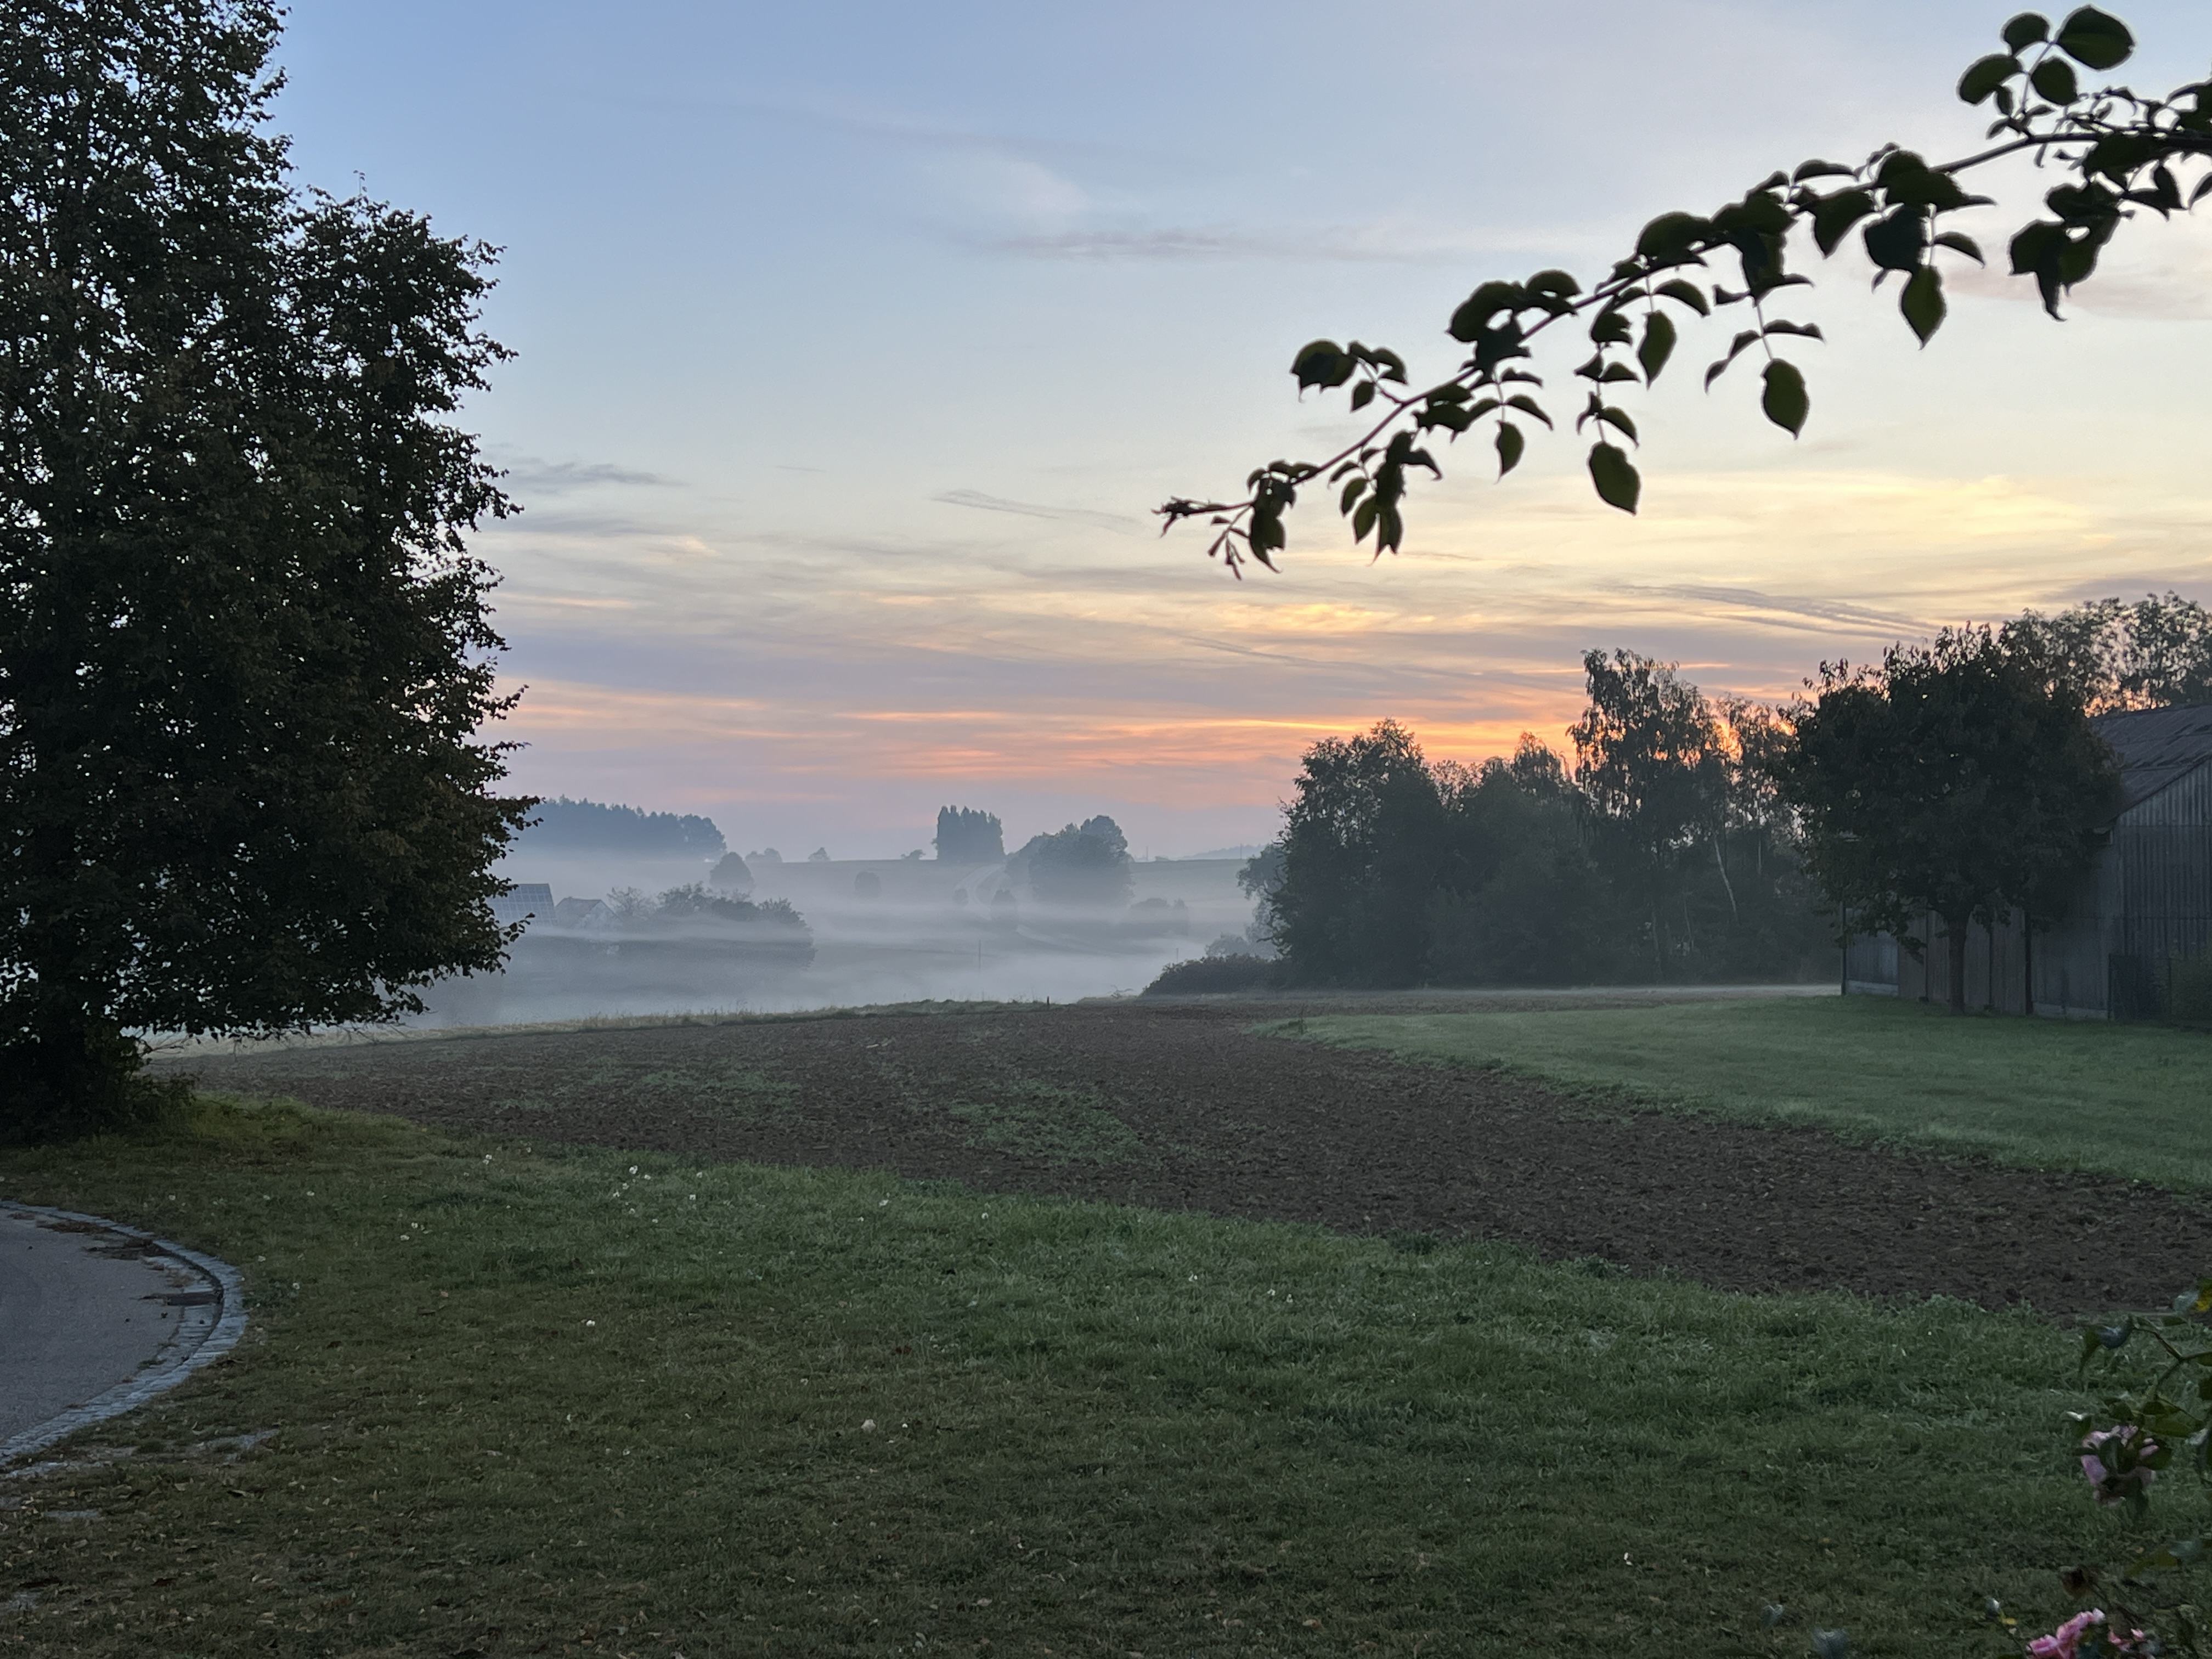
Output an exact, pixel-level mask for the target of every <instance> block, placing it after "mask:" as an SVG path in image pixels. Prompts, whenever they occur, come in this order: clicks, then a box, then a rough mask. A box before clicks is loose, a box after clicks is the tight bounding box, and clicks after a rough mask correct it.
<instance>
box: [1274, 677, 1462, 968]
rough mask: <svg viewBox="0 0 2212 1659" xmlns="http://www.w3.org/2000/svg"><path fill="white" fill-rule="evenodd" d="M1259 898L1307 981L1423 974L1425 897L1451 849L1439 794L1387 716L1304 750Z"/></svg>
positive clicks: (1409, 741)
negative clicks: (1276, 855) (1272, 873)
mask: <svg viewBox="0 0 2212 1659" xmlns="http://www.w3.org/2000/svg"><path fill="white" fill-rule="evenodd" d="M1279 844H1280V846H1281V848H1282V859H1281V868H1280V871H1279V874H1278V876H1277V878H1276V881H1275V884H1274V886H1273V889H1272V890H1270V892H1269V894H1268V897H1267V904H1268V910H1269V918H1270V926H1271V928H1272V930H1273V938H1274V941H1275V943H1276V945H1278V946H1279V947H1280V948H1281V950H1282V952H1283V955H1284V956H1285V957H1286V958H1287V959H1288V960H1289V962H1290V963H1291V971H1292V972H1293V973H1294V974H1296V975H1297V976H1298V977H1299V978H1301V979H1304V980H1307V981H1321V982H1324V983H1330V982H1334V983H1340V984H1352V985H1413V984H1416V983H1418V982H1419V981H1421V980H1423V979H1425V978H1426V977H1427V975H1428V970H1429V906H1430V902H1431V898H1432V896H1434V894H1435V893H1436V891H1437V888H1438V886H1439V885H1440V884H1442V883H1443V879H1444V877H1445V866H1446V864H1447V863H1448V861H1449V859H1450V858H1451V855H1452V848H1451V838H1450V835H1449V817H1448V814H1447V808H1446V803H1445V799H1444V792H1443V790H1442V789H1441V788H1440V787H1438V782H1437V775H1436V773H1435V771H1434V770H1433V769H1431V767H1430V765H1429V764H1428V762H1427V760H1426V759H1425V757H1423V755H1422V753H1421V749H1420V745H1419V744H1418V743H1417V742H1415V741H1414V738H1413V733H1412V732H1408V731H1407V729H1406V728H1405V727H1404V726H1401V725H1399V724H1398V723H1397V722H1396V721H1395V720H1383V721H1381V722H1380V723H1378V724H1377V725H1376V726H1375V728H1374V729H1373V730H1372V731H1370V732H1362V733H1360V734H1359V735H1358V736H1357V737H1352V738H1323V739H1322V741H1321V742H1319V743H1317V744H1314V746H1313V747H1312V748H1310V749H1309V750H1306V753H1305V759H1304V763H1303V764H1302V765H1301V766H1300V767H1299V769H1298V777H1297V784H1296V786H1295V792H1294V793H1293V795H1292V798H1291V803H1290V805H1289V806H1288V807H1287V808H1286V809H1285V813H1284V820H1283V833H1282V836H1281V837H1280V842H1279Z"/></svg>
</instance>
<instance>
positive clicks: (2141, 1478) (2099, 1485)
mask: <svg viewBox="0 0 2212 1659" xmlns="http://www.w3.org/2000/svg"><path fill="white" fill-rule="evenodd" d="M2157 1452H2158V1442H2156V1441H2155V1440H2154V1439H2152V1438H2151V1437H2149V1436H2148V1434H2145V1433H2144V1432H2143V1431H2142V1429H2140V1428H2138V1427H2137V1426H2136V1425H2134V1424H2133V1423H2124V1424H2122V1425H2120V1426H2119V1427H2118V1428H2116V1429H2100V1430H2099V1431H2097V1432H2096V1433H2094V1434H2093V1435H2090V1436H2089V1437H2087V1439H2085V1440H2083V1441H2082V1442H2081V1473H2082V1474H2086V1475H2087V1476H2088V1477H2089V1484H2090V1486H2093V1487H2094V1488H2095V1489H2096V1493H2097V1501H2098V1502H2099V1503H2100V1504H2117V1503H2119V1502H2120V1501H2121V1500H2122V1499H2123V1498H2133V1497H2136V1496H2137V1495H2138V1494H2140V1493H2142V1492H2147V1491H2148V1490H2149V1488H2150V1483H2151V1482H2152V1481H2154V1480H2157V1479H2158V1472H2157V1471H2156V1470H2155V1469H2147V1468H2143V1467H2142V1460H2143V1459H2144V1458H2146V1457H2151V1456H2154V1455H2156V1454H2157Z"/></svg>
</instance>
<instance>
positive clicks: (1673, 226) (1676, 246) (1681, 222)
mask: <svg viewBox="0 0 2212 1659" xmlns="http://www.w3.org/2000/svg"><path fill="white" fill-rule="evenodd" d="M1712 228H1713V227H1712V222H1711V220H1709V219H1700V218H1699V217H1698V216H1697V215H1696V214H1694V213H1662V214H1661V215H1660V216H1658V217H1657V218H1656V219H1654V220H1653V221H1652V222H1650V224H1648V225H1646V226H1644V228H1643V230H1642V231H1641V232H1640V233H1639V234H1638V236H1637V238H1636V251H1637V252H1638V253H1639V254H1641V255H1642V256H1643V257H1644V258H1647V259H1652V260H1656V261H1657V262H1658V263H1660V264H1681V263H1683V262H1684V261H1685V260H1686V259H1688V258H1690V257H1691V255H1692V252H1693V251H1694V249H1695V247H1696V245H1697V244H1698V243H1699V241H1700V240H1703V239H1704V238H1705V237H1707V236H1709V235H1711V234H1712Z"/></svg>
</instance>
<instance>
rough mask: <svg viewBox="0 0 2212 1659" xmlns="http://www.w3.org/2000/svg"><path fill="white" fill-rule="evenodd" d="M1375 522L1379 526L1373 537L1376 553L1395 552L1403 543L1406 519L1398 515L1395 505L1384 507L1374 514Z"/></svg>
mask: <svg viewBox="0 0 2212 1659" xmlns="http://www.w3.org/2000/svg"><path fill="white" fill-rule="evenodd" d="M1376 523H1377V525H1378V526H1380V528H1379V530H1378V532H1377V534H1376V538H1375V550H1376V552H1377V553H1395V552H1396V551H1397V550H1399V548H1400V547H1401V546H1403V545H1404V544H1405V540H1406V521H1405V520H1403V519H1401V518H1400V517H1399V516H1398V509H1397V508H1396V507H1384V508H1383V511H1382V512H1381V513H1379V514H1377V515H1376Z"/></svg>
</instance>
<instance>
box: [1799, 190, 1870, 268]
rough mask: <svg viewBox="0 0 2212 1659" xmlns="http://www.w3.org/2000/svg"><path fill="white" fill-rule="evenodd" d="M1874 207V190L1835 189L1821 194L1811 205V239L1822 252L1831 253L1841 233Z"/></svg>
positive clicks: (1839, 239)
mask: <svg viewBox="0 0 2212 1659" xmlns="http://www.w3.org/2000/svg"><path fill="white" fill-rule="evenodd" d="M1873 211H1874V194H1873V192H1872V191H1864V190H1839V191H1837V192H1836V193H1835V194H1834V195H1833V196H1824V197H1821V198H1820V200H1819V201H1818V202H1817V203H1815V204H1814V208H1813V240H1814V241H1815V242H1817V243H1819V244H1820V252H1823V253H1833V252H1835V251H1836V244H1837V243H1838V242H1840V241H1842V240H1844V232H1846V231H1848V230H1849V229H1850V228H1851V227H1852V226H1853V225H1855V224H1857V223H1858V222H1859V221H1860V220H1862V219H1863V218H1865V217H1866V216H1867V215H1868V214H1869V213H1872V212H1873Z"/></svg>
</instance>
